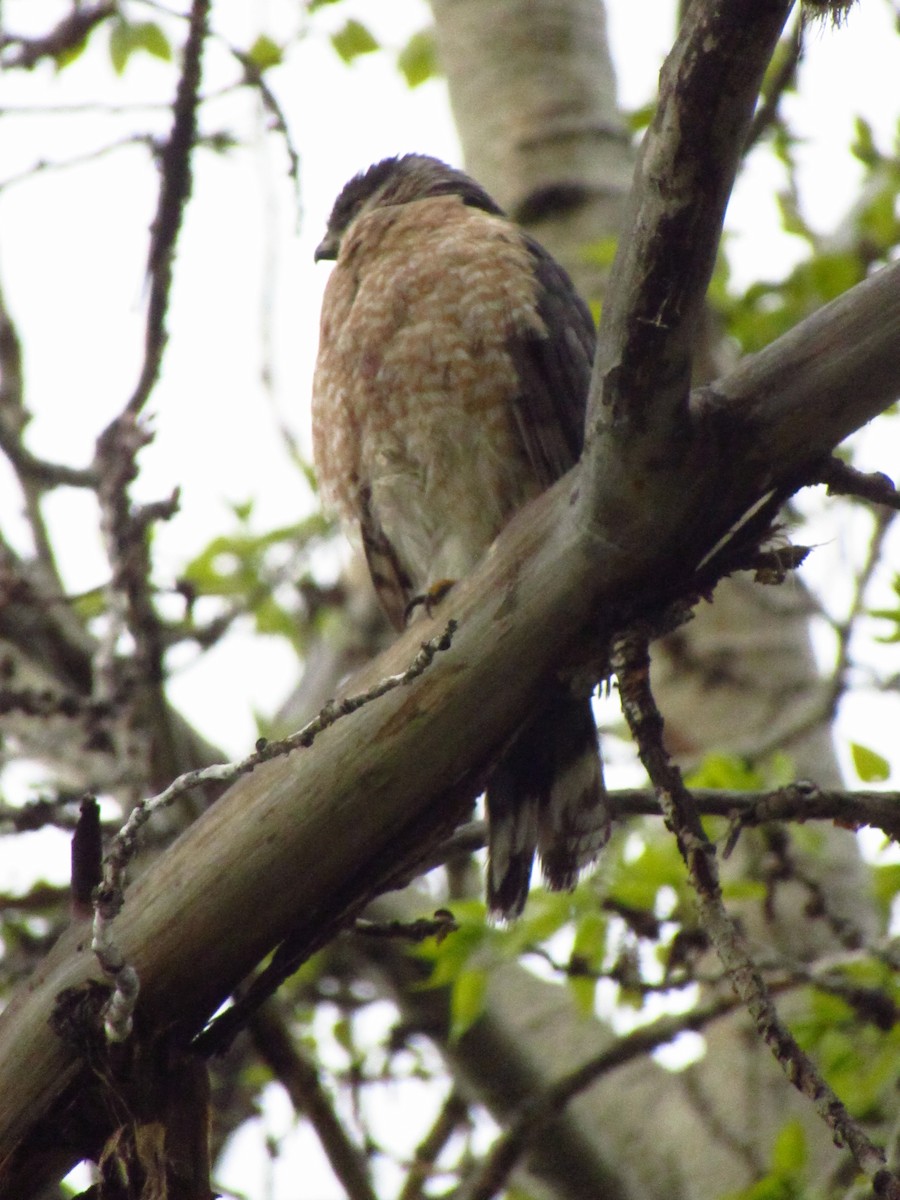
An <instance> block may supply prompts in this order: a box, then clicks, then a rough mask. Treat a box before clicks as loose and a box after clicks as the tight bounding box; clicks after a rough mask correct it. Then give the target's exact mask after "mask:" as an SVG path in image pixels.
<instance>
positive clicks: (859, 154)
mask: <svg viewBox="0 0 900 1200" xmlns="http://www.w3.org/2000/svg"><path fill="white" fill-rule="evenodd" d="M854 130H855V133H856V137H855V138H854V139H853V142H852V144H851V146H850V152H851V154H853V156H854V157H855V158H858V159H859V161H860V162H861V163H864V164H865V166H867V167H873V166H875V164H876V163H878V162H879V161H880V159H881V155H880V154H879V153H878V148H877V146H876V145H875V138H874V137H873V136H872V126H871V125H870V124H869V122H868V121H866V120H864V119H863V118H862V117H857V118H856V121H855V122H854Z"/></svg>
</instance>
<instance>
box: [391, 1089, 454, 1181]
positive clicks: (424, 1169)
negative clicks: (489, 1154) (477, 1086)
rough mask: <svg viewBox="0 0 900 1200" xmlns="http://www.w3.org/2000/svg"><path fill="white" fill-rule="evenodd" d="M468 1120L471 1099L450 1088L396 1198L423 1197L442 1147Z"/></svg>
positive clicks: (417, 1148) (419, 1146)
mask: <svg viewBox="0 0 900 1200" xmlns="http://www.w3.org/2000/svg"><path fill="white" fill-rule="evenodd" d="M468 1120H469V1105H468V1103H467V1102H466V1101H465V1100H464V1099H463V1097H462V1096H461V1095H460V1094H459V1092H458V1091H457V1090H456V1088H451V1090H450V1094H449V1095H448V1096H447V1099H446V1100H445V1101H444V1103H443V1105H442V1106H441V1111H440V1112H439V1113H438V1115H437V1119H436V1120H435V1122H434V1124H433V1125H432V1127H431V1128H430V1129H429V1130H428V1133H426V1135H425V1137H424V1138H423V1139H422V1141H421V1142H420V1143H419V1144H418V1146H416V1152H415V1154H414V1155H413V1160H412V1162H411V1163H410V1165H409V1171H408V1172H407V1176H406V1179H405V1180H404V1181H403V1187H402V1188H401V1189H400V1192H399V1194H398V1196H397V1200H424V1196H425V1192H424V1185H425V1184H426V1183H428V1180H429V1177H430V1176H431V1174H432V1172H433V1171H434V1167H435V1163H436V1162H437V1160H438V1158H439V1157H440V1155H441V1151H442V1150H443V1149H444V1147H445V1146H446V1145H447V1143H448V1142H449V1141H450V1138H451V1137H452V1136H453V1134H454V1133H455V1132H456V1130H457V1129H459V1127H460V1126H461V1125H465V1124H466V1123H467V1122H468Z"/></svg>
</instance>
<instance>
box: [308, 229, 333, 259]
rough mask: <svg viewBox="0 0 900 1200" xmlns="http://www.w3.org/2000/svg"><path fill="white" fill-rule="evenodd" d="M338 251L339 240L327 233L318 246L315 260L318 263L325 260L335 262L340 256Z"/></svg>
mask: <svg viewBox="0 0 900 1200" xmlns="http://www.w3.org/2000/svg"><path fill="white" fill-rule="evenodd" d="M338 249H339V246H338V241H337V238H336V237H335V236H334V234H332V233H326V234H325V236H324V237H323V238H322V240H321V242H319V244H318V246H316V252H315V254H314V255H313V258H314V260H315V261H316V262H321V261H322V259H323V258H324V259H329V260H332V261H333V260H334V259H336V258H337V256H338Z"/></svg>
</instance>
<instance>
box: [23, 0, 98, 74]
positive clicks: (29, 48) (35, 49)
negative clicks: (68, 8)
mask: <svg viewBox="0 0 900 1200" xmlns="http://www.w3.org/2000/svg"><path fill="white" fill-rule="evenodd" d="M115 11H116V6H115V4H97V5H95V6H94V7H93V8H78V7H76V8H74V9H73V11H72V12H70V13H69V15H68V16H67V17H64V18H63V20H61V21H60V22H59V24H58V25H56V26H54V28H53V29H51V30H50V32H49V33H47V34H45V35H44V36H43V37H39V38H26V37H16V36H14V35H0V50H5V49H6V47H7V46H18V47H19V52H18V54H15V55H10V57H8V58H6V59H5V60H4V62H3V69H4V70H6V71H9V70H12V69H14V68H16V67H18V68H20V69H21V68H24V69H25V70H30V69H31V68H32V67H35V66H37V64H38V63H39V62H40V61H41V59H42V58H56V59H58V58H59V57H60V56H61V55H63V54H65V53H66V52H67V51H71V50H74V49H75V48H76V47H78V46H80V45H81V44H82V43H83V42H84V41H85V39H86V38H87V37H88V35H89V34H90V32H91V30H93V29H94V28H95V27H96V26H97V25H99V24H100V23H101V22H103V21H105V20H106V19H107V17H110V16H112V14H113V13H114V12H115Z"/></svg>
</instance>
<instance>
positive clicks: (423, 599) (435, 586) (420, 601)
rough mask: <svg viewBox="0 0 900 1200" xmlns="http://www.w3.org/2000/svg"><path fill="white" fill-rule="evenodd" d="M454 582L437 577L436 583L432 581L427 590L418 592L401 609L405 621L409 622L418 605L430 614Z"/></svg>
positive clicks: (453, 580)
mask: <svg viewBox="0 0 900 1200" xmlns="http://www.w3.org/2000/svg"><path fill="white" fill-rule="evenodd" d="M455 583H456V580H455V579H438V580H437V582H436V583H432V584H431V585H430V586H429V587H428V589H427V591H424V592H420V593H419V595H418V596H413V598H412V600H410V602H409V604H407V606H406V608H405V609H404V611H403V616H404V618H405V619H406V623H407V624H409V620H410V618H411V617H412V615H413V613H414V612H415V611H416V609H417V608H418V607H419V606H420V605H421V606H422V608H424V609H425V612H426V613H427V614H428V616H429V617H430V616H432V615H433V613H434V610H435V609H436V608H437V606H438V605H439V604H440V602H441V601H442V600H443V598H444V597H445V596H446V595H447V593H448V592H449V591H450V589H451V588H452V587H453V585H454V584H455Z"/></svg>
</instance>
